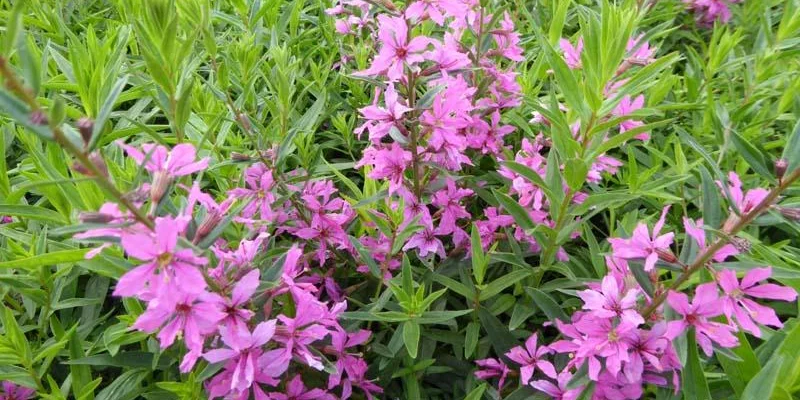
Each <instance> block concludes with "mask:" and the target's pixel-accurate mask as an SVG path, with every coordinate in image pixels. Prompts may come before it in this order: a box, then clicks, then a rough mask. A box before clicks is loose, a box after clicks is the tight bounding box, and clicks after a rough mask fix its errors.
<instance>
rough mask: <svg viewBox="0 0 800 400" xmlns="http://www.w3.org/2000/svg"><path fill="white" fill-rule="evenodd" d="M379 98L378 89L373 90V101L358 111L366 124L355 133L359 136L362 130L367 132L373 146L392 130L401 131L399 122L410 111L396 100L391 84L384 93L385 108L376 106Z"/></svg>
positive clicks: (397, 97) (395, 92)
mask: <svg viewBox="0 0 800 400" xmlns="http://www.w3.org/2000/svg"><path fill="white" fill-rule="evenodd" d="M379 97H380V91H379V89H375V100H374V101H373V103H372V105H370V106H366V107H363V108H360V109H359V110H358V112H359V113H361V116H362V117H364V119H365V120H366V122H364V124H363V125H362V126H361V127H359V128H358V129H356V131H355V132H356V133H357V134H359V135H361V133H362V132H364V130H368V131H369V140H371V141H372V143H374V144H378V143H380V142H381V139H383V137H384V136H386V135H387V134H389V131H390V130H391V129H392V128H395V129H402V128H403V126H402V123H401V122H402V120H403V116H404V115H405V114H406V113H407V112H409V111H411V109H410V108H408V107H407V106H406V105H405V104H403V103H402V102H400V101H399V100H398V99H399V96H398V95H397V91H395V89H394V84H392V83H389V85H388V86H387V87H386V92H385V93H384V104H385V107H380V106H378V98H379Z"/></svg>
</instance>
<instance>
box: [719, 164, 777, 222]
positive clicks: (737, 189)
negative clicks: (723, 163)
mask: <svg viewBox="0 0 800 400" xmlns="http://www.w3.org/2000/svg"><path fill="white" fill-rule="evenodd" d="M728 182H729V184H728V192H729V193H730V195H731V198H730V199H728V200H729V201H731V202H733V203H734V204H736V207H737V208H738V209H739V212H741V213H742V214H747V213H749V212H750V211H753V209H755V208H756V206H758V205H759V204H760V203H761V202H762V201H763V200H764V199H765V198H766V197H767V196H768V195H769V191H768V190H766V189H762V188H756V189H751V190H748V191H747V193H743V192H742V181H741V180H740V179H739V175H736V173H735V172H733V171H731V172H730V173H728ZM717 185H719V186H722V183H721V182H717ZM723 192H724V191H723Z"/></svg>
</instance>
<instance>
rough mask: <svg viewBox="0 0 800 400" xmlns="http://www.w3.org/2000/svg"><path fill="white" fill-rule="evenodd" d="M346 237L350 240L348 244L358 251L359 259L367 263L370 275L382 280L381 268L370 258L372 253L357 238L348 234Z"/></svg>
mask: <svg viewBox="0 0 800 400" xmlns="http://www.w3.org/2000/svg"><path fill="white" fill-rule="evenodd" d="M347 238H348V239H349V240H350V244H352V245H353V247H355V249H356V251H357V252H358V255H359V256H360V257H361V261H363V262H364V263H366V264H367V267H368V268H369V272H370V273H372V276H374V277H376V278H378V279H381V280H383V276H381V268H380V267H379V266H378V264H377V263H376V262H375V259H374V258H372V254H370V252H369V251H367V249H365V248H364V246H363V245H362V244H361V242H359V241H358V239H356V238H354V237H352V236H348V237H347Z"/></svg>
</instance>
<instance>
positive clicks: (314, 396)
mask: <svg viewBox="0 0 800 400" xmlns="http://www.w3.org/2000/svg"><path fill="white" fill-rule="evenodd" d="M269 396H270V399H273V400H335V399H336V397H335V396H333V395H332V394H330V393H328V392H326V391H324V390H322V389H311V390H308V389H306V385H304V384H303V379H302V378H301V377H300V375H295V376H294V378H292V380H290V381H289V383H287V384H286V393H279V392H271V393H270V394H269Z"/></svg>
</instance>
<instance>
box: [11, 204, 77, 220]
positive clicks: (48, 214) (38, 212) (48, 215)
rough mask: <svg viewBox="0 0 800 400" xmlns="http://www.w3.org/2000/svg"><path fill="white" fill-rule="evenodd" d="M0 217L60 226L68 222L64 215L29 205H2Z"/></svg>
mask: <svg viewBox="0 0 800 400" xmlns="http://www.w3.org/2000/svg"><path fill="white" fill-rule="evenodd" d="M0 215H7V216H12V217H20V218H27V219H35V220H38V221H46V222H55V223H58V224H63V223H66V222H68V221H67V220H66V218H64V216H63V215H61V214H59V213H57V212H55V211H53V210H50V209H47V208H42V207H37V206H29V205H13V204H0Z"/></svg>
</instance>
